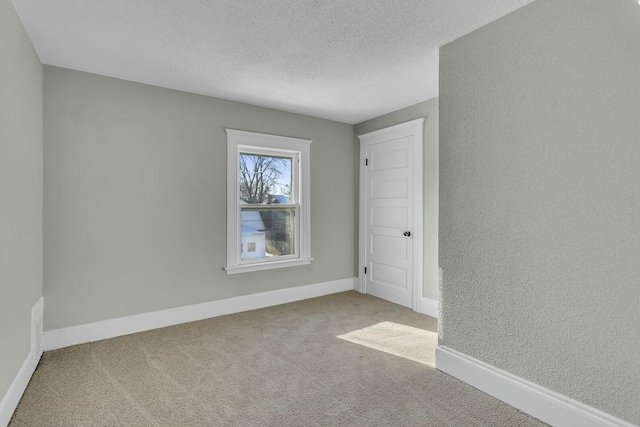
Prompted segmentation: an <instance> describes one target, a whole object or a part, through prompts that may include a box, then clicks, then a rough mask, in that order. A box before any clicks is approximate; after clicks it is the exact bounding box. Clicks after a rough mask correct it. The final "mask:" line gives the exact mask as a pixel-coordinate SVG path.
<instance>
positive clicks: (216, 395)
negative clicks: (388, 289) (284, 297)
mask: <svg viewBox="0 0 640 427" xmlns="http://www.w3.org/2000/svg"><path fill="white" fill-rule="evenodd" d="M436 326H437V325H436V320H435V319H433V318H431V317H428V316H424V315H420V314H417V313H415V312H413V311H411V310H409V309H406V308H403V307H400V306H398V305H395V304H392V303H389V302H387V301H383V300H380V299H377V298H374V297H371V296H368V295H361V294H359V293H356V292H344V293H339V294H334V295H329V296H326V297H320V298H314V299H310V300H305V301H300V302H295V303H291V304H284V305H280V306H275V307H270V308H266V309H261V310H254V311H249V312H244V313H238V314H233V315H228V316H221V317H216V318H212V319H208V320H203V321H198V322H192V323H187V324H183V325H177V326H172V327H168V328H162V329H156V330H153V331H148V332H142V333H138V334H133V335H128V336H124V337H119V338H113V339H109V340H104V341H99V342H95V343H88V344H82V345H77V346H73V347H68V348H65V349H61V350H56V351H51V352H46V353H45V354H44V355H43V357H42V360H41V362H40V364H39V366H38V368H37V369H36V372H35V374H34V375H33V378H32V379H31V382H30V383H29V385H28V387H27V389H26V392H25V394H24V396H23V397H22V400H21V401H20V403H19V405H18V408H17V409H16V412H15V414H14V416H13V418H12V420H11V422H10V424H9V426H10V427H23V426H50V427H54V426H65V427H70V426H278V427H286V426H455V427H460V426H492V427H493V426H522V427H525V426H526V427H528V426H532V427H533V426H544V425H545V424H543V423H542V422H540V421H538V420H536V419H534V418H532V417H530V416H528V415H526V414H524V413H522V412H520V411H518V410H517V409H514V408H513V407H510V406H508V405H506V404H504V403H503V402H500V401H499V400H496V399H494V398H492V397H490V396H488V395H486V394H484V393H482V392H480V391H478V390H476V389H474V388H472V387H470V386H468V385H466V384H464V383H462V382H460V381H458V380H456V379H454V378H452V377H450V376H448V375H446V374H444V373H442V372H440V371H437V370H436V369H435V368H434V351H435V347H436V345H437V328H436Z"/></svg>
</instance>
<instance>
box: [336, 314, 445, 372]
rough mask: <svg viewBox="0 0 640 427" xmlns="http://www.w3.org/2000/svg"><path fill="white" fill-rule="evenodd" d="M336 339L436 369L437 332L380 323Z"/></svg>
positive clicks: (337, 336) (398, 324) (392, 323)
mask: <svg viewBox="0 0 640 427" xmlns="http://www.w3.org/2000/svg"><path fill="white" fill-rule="evenodd" d="M336 338H340V339H342V340H345V341H349V342H352V343H354V344H359V345H363V346H365V347H369V348H372V349H374V350H379V351H384V352H385V353H389V354H393V355H394V356H399V357H403V358H405V359H409V360H413V361H414V362H419V363H423V364H425V365H429V366H432V367H435V354H434V352H433V349H434V348H435V347H436V342H437V340H438V334H437V333H435V332H431V331H427V330H424V329H419V328H414V327H412V326H406V325H402V324H400V323H394V322H380V323H376V324H375V325H371V326H367V327H366V328H362V329H357V330H355V331H351V332H348V333H346V334H342V335H336Z"/></svg>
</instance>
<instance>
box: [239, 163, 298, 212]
mask: <svg viewBox="0 0 640 427" xmlns="http://www.w3.org/2000/svg"><path fill="white" fill-rule="evenodd" d="M282 196H285V197H286V198H287V201H286V202H283V201H282V200H283V198H282ZM290 197H291V158H288V157H272V156H263V155H259V154H250V153H241V154H240V200H242V201H243V202H245V203H250V204H256V205H269V204H272V203H289V202H288V199H290Z"/></svg>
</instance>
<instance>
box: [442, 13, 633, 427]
mask: <svg viewBox="0 0 640 427" xmlns="http://www.w3.org/2000/svg"><path fill="white" fill-rule="evenodd" d="M639 76H640V6H638V4H637V2H636V1H634V0H616V1H603V0H572V1H569V0H566V1H556V0H538V1H536V2H534V3H531V4H530V5H528V6H525V7H524V8H523V9H520V10H518V11H516V12H514V13H513V14H511V15H508V16H506V17H505V18H503V19H500V20H498V21H496V22H494V23H492V24H489V25H487V26H485V27H483V28H481V29H479V30H477V31H475V32H473V33H471V34H469V35H467V36H465V37H462V38H460V39H458V40H456V41H454V42H452V43H450V44H448V45H446V46H444V47H443V48H442V49H441V51H440V109H441V111H440V131H441V132H440V134H441V146H440V265H441V267H442V268H443V277H444V282H443V285H442V286H443V289H442V292H441V295H442V300H441V304H442V319H441V335H440V343H441V344H442V345H445V346H448V347H450V348H453V349H456V350H458V351H461V352H462V353H465V354H467V355H469V356H472V357H474V358H477V359H480V360H482V361H484V362H487V363H489V364H491V365H494V366H496V367H498V368H501V369H504V370H506V371H508V372H511V373H513V374H515V375H518V376H520V377H522V378H525V379H527V380H530V381H533V382H534V383H537V384H540V385H542V386H545V387H548V388H550V389H552V390H555V391H557V392H560V393H562V394H564V395H567V396H569V397H571V398H574V399H577V400H579V401H581V402H584V403H586V404H588V405H591V406H593V407H596V408H599V409H601V410H604V411H605V412H608V413H611V414H613V415H615V416H617V417H620V418H622V419H625V420H627V421H630V422H633V423H636V424H640V405H639V404H638V402H640V282H639V280H640V262H639V260H640V238H639V236H640V191H639V190H640V80H639V78H640V77H639Z"/></svg>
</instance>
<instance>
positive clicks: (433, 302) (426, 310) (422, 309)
mask: <svg viewBox="0 0 640 427" xmlns="http://www.w3.org/2000/svg"><path fill="white" fill-rule="evenodd" d="M417 312H418V313H422V314H426V315H427V316H431V317H435V318H436V319H437V318H438V300H437V299H431V298H425V297H422V298H421V299H420V301H418V310H417Z"/></svg>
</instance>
